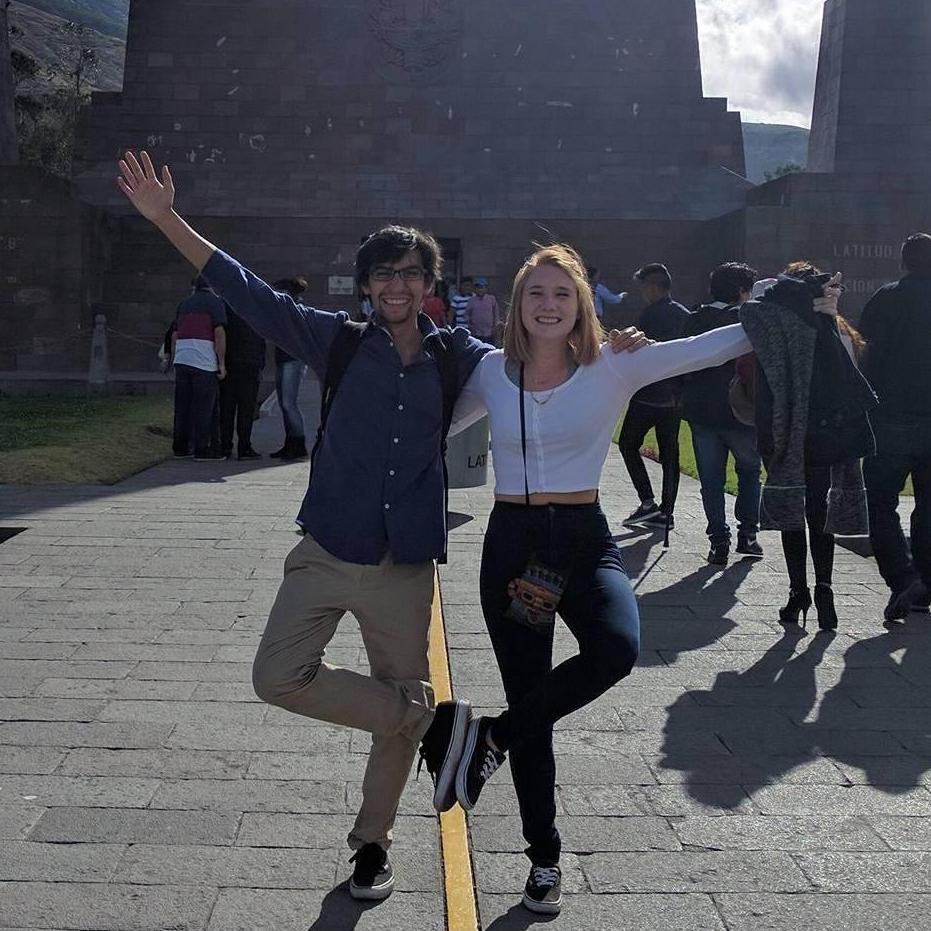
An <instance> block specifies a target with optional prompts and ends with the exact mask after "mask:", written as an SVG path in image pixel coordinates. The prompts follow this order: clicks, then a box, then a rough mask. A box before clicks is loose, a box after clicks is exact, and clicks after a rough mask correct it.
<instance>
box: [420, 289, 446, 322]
mask: <svg viewBox="0 0 931 931" xmlns="http://www.w3.org/2000/svg"><path fill="white" fill-rule="evenodd" d="M421 309H422V310H423V312H424V313H425V314H426V315H427V316H428V317H429V318H430V319H431V320H432V321H433V322H434V323H435V324H436V325H437V326H438V327H445V326H446V304H445V303H444V302H443V298H441V297H438V296H437V295H436V294H428V295H427V296H426V297H424V299H423V304H422V305H421Z"/></svg>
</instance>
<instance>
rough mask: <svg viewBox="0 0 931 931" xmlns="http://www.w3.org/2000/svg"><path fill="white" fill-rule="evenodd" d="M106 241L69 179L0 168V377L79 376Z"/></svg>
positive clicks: (101, 224)
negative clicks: (2, 374) (13, 373)
mask: <svg viewBox="0 0 931 931" xmlns="http://www.w3.org/2000/svg"><path fill="white" fill-rule="evenodd" d="M107 241H108V239H107V221H106V220H105V218H104V217H103V216H102V215H101V214H100V212H99V211H97V210H95V209H94V208H91V207H89V206H87V205H82V204H81V203H80V202H78V201H77V200H76V199H75V198H74V196H73V194H72V191H71V185H70V184H68V182H66V181H63V180H61V179H60V178H55V177H53V176H51V175H48V174H46V173H45V172H43V171H41V170H39V169H36V168H32V167H26V166H19V167H5V168H0V254H2V258H0V269H2V271H0V372H11V371H17V372H20V373H43V372H54V373H74V372H80V371H81V370H82V369H83V370H84V371H86V367H87V360H88V352H89V347H90V331H91V325H92V319H93V318H92V308H93V306H94V304H95V302H96V301H97V300H99V297H100V294H101V289H102V286H103V284H104V279H105V276H104V274H103V273H102V272H103V269H104V268H105V267H106V261H107V258H106V253H107V248H108V246H107Z"/></svg>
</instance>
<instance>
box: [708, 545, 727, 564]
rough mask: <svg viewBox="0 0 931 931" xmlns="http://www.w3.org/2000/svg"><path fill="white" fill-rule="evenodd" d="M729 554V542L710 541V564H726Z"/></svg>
mask: <svg viewBox="0 0 931 931" xmlns="http://www.w3.org/2000/svg"><path fill="white" fill-rule="evenodd" d="M730 554H731V546H730V544H729V543H712V544H711V549H710V550H708V562H710V563H711V565H712V566H726V565H727V558H728V556H730Z"/></svg>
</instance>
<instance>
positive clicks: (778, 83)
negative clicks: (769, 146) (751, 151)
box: [697, 0, 824, 126]
mask: <svg viewBox="0 0 931 931" xmlns="http://www.w3.org/2000/svg"><path fill="white" fill-rule="evenodd" d="M823 6H824V5H823V3H822V2H821V0H698V2H697V7H698V32H699V38H700V40H701V56H702V74H703V77H704V85H705V95H706V96H708V97H727V98H728V102H729V106H730V109H732V110H740V111H741V112H742V114H743V118H744V120H745V121H747V122H767V123H791V124H794V125H797V126H809V125H810V123H811V108H812V100H813V98H814V90H815V74H816V72H817V66H818V46H819V41H820V35H821V16H822V11H823Z"/></svg>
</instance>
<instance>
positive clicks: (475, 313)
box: [466, 278, 501, 345]
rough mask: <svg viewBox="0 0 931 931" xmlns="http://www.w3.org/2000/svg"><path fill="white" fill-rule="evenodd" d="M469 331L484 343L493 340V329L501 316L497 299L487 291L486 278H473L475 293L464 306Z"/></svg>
mask: <svg viewBox="0 0 931 931" xmlns="http://www.w3.org/2000/svg"><path fill="white" fill-rule="evenodd" d="M466 318H467V321H468V327H469V332H470V333H471V334H472V335H473V336H474V337H475V338H476V339H480V340H482V341H483V342H485V343H491V344H492V345H493V344H494V342H495V331H496V329H497V327H498V323H499V321H500V318H501V314H500V311H499V310H498V299H497V298H496V297H495V296H494V294H489V293H488V279H486V278H476V279H475V294H473V295H472V297H471V298H469V303H468V306H467V307H466Z"/></svg>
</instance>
